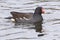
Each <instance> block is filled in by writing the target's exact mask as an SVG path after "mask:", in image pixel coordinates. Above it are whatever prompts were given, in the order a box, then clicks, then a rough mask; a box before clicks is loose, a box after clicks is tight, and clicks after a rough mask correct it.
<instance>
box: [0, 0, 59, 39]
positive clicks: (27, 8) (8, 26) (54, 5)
mask: <svg viewBox="0 0 60 40" xmlns="http://www.w3.org/2000/svg"><path fill="white" fill-rule="evenodd" d="M54 1H55V2H54ZM37 6H42V7H44V8H45V11H46V13H45V14H43V15H42V16H43V18H44V22H43V29H44V33H45V34H46V35H45V36H42V37H38V36H37V35H38V33H37V32H35V29H33V28H32V27H34V25H31V24H25V25H23V24H21V25H17V26H16V25H14V24H15V23H13V22H12V21H11V20H9V19H4V18H5V17H8V16H11V14H10V12H11V11H17V12H34V10H35V8H36V7H37ZM15 27H17V28H15ZM48 39H49V40H59V39H60V2H59V0H53V1H52V0H42V1H39V0H24V1H23V0H0V40H48Z"/></svg>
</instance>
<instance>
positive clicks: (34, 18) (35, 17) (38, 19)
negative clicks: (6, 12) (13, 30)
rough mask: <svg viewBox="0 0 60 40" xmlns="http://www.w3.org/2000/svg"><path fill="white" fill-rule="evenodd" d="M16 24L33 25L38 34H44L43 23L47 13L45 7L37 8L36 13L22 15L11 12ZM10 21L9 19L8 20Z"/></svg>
mask: <svg viewBox="0 0 60 40" xmlns="http://www.w3.org/2000/svg"><path fill="white" fill-rule="evenodd" d="M10 13H11V15H12V17H9V18H13V19H14V20H15V22H19V23H32V24H34V25H35V29H36V32H40V33H42V23H43V17H42V14H44V13H45V10H44V8H43V7H36V9H35V12H34V13H22V12H15V11H12V12H10ZM7 19H8V18H7Z"/></svg>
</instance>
